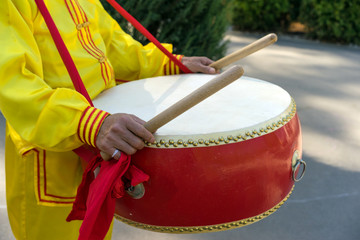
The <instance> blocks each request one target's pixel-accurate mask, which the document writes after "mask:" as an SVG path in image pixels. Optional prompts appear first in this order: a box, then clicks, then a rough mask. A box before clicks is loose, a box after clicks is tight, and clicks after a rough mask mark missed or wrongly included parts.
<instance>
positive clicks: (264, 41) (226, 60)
mask: <svg viewBox="0 0 360 240" xmlns="http://www.w3.org/2000/svg"><path fill="white" fill-rule="evenodd" d="M276 41H277V36H276V34H275V33H270V34H268V35H266V36H265V37H262V38H260V39H258V40H256V41H255V42H253V43H250V44H249V45H247V46H245V47H243V48H241V49H239V50H238V51H236V52H233V53H231V54H229V55H227V56H225V57H223V58H221V59H219V60H218V61H216V62H213V63H212V64H210V67H213V68H215V69H216V70H220V69H221V68H223V67H225V66H228V65H230V64H231V63H234V62H236V61H238V60H240V59H242V58H244V57H246V56H248V55H250V54H252V53H254V52H256V51H258V50H260V49H263V48H265V47H267V46H269V45H271V44H273V43H274V42H276Z"/></svg>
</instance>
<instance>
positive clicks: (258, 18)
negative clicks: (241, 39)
mask: <svg viewBox="0 0 360 240" xmlns="http://www.w3.org/2000/svg"><path fill="white" fill-rule="evenodd" d="M291 2H295V3H296V1H295V0H235V1H234V8H233V18H232V23H233V25H234V27H235V28H236V29H238V30H243V31H264V32H268V31H286V29H287V28H288V26H289V24H290V16H291V15H297V14H298V13H297V11H296V9H294V8H292V6H293V5H292V4H291Z"/></svg>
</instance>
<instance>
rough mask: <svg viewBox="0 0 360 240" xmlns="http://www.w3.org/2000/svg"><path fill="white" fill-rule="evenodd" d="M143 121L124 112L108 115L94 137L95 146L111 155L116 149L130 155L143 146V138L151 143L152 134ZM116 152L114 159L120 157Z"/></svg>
mask: <svg viewBox="0 0 360 240" xmlns="http://www.w3.org/2000/svg"><path fill="white" fill-rule="evenodd" d="M144 124H145V121H143V120H141V119H140V118H138V117H136V116H134V115H130V114H124V113H117V114H112V115H109V116H108V117H107V118H106V119H105V120H104V122H103V124H102V126H101V128H100V131H99V133H98V135H97V138H96V146H97V147H98V148H99V149H100V150H101V151H102V152H104V153H106V154H108V155H109V156H112V155H113V154H114V152H115V150H116V149H118V150H120V151H122V152H124V153H126V154H128V155H132V154H134V153H135V152H136V151H137V150H140V149H142V148H143V147H144V145H145V144H144V140H145V141H147V142H151V143H153V142H154V141H155V138H154V136H153V135H152V134H151V133H150V132H149V131H148V130H147V129H146V128H145V127H144ZM120 155H121V153H120V152H118V153H117V154H116V155H115V156H114V159H120Z"/></svg>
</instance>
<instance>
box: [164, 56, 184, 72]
mask: <svg viewBox="0 0 360 240" xmlns="http://www.w3.org/2000/svg"><path fill="white" fill-rule="evenodd" d="M174 56H175V57H176V58H177V59H178V60H179V61H180V62H181V59H182V58H183V57H184V55H174ZM175 74H180V68H179V66H178V65H176V64H175V63H174V62H173V61H171V60H169V62H168V63H167V64H165V65H164V75H175Z"/></svg>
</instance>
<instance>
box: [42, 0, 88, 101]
mask: <svg viewBox="0 0 360 240" xmlns="http://www.w3.org/2000/svg"><path fill="white" fill-rule="evenodd" d="M35 2H36V4H37V6H38V8H39V10H40V12H41V14H42V16H43V17H44V20H45V23H46V25H47V27H48V28H49V31H50V33H51V36H52V38H53V40H54V42H55V45H56V48H57V49H58V52H59V53H60V56H61V58H62V60H63V62H64V64H65V66H66V69H67V71H68V73H69V75H70V78H71V80H72V82H73V84H74V87H75V89H76V91H78V92H79V93H81V94H82V95H83V96H84V97H85V98H86V99H87V100H88V102H89V103H90V105H91V106H92V107H93V106H94V105H93V103H92V101H91V98H90V96H89V94H88V92H87V91H86V88H85V86H84V83H83V81H82V80H81V77H80V74H79V72H78V70H77V68H76V66H75V63H74V61H73V60H72V58H71V55H70V53H69V51H68V49H67V48H66V46H65V43H64V41H63V40H62V38H61V35H60V33H59V30H58V29H57V27H56V25H55V23H54V20H53V19H52V17H51V15H50V13H49V11H48V9H47V8H46V5H45V3H44V1H43V0H35Z"/></svg>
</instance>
